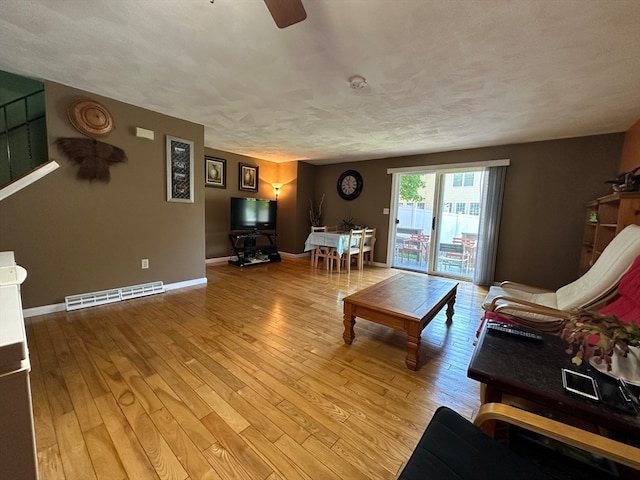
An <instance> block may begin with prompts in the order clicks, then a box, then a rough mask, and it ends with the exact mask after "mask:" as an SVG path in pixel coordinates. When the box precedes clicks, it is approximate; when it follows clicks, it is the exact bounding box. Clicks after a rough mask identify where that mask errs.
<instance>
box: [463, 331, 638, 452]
mask: <svg viewBox="0 0 640 480" xmlns="http://www.w3.org/2000/svg"><path fill="white" fill-rule="evenodd" d="M542 336H543V341H542V342H540V343H536V342H533V341H531V340H525V339H520V338H516V337H512V336H507V335H500V334H495V333H488V331H487V327H486V325H485V326H484V327H483V329H482V331H481V333H480V337H479V339H478V344H477V346H476V348H475V351H474V353H473V356H472V357H471V362H470V363H469V369H468V371H467V376H468V377H469V378H472V379H474V380H478V381H479V382H482V383H484V384H485V385H486V390H485V398H484V402H485V403H489V402H501V401H502V400H503V396H505V395H509V396H512V397H518V398H519V399H523V400H524V401H525V402H530V403H533V404H534V405H536V406H539V407H541V409H543V410H544V409H548V412H549V415H550V416H552V415H554V413H553V412H557V413H560V414H563V415H566V416H567V417H568V418H574V419H576V420H577V422H578V423H580V422H585V423H588V424H591V425H594V426H597V427H602V428H605V429H607V431H609V432H612V434H614V435H615V436H618V435H622V436H623V437H624V438H625V439H626V440H628V442H629V443H633V444H634V445H640V415H633V414H628V413H625V412H622V411H619V410H617V409H615V408H613V407H609V406H607V405H604V404H602V403H596V402H592V401H590V400H587V399H582V398H580V397H576V396H574V395H571V394H569V393H567V392H566V391H565V390H564V388H563V386H562V376H561V373H560V369H561V368H568V369H573V370H576V366H575V365H573V364H572V363H571V355H570V354H569V353H566V349H567V343H566V342H565V341H564V340H562V339H561V338H560V337H557V336H555V335H549V334H542ZM587 369H588V370H589V369H590V370H591V371H590V372H588V373H590V374H591V373H593V374H594V376H597V378H598V381H603V382H612V383H614V380H613V379H610V378H609V377H607V376H605V375H603V374H599V373H598V372H597V371H595V369H592V368H591V367H588V368H587ZM562 421H565V420H564V419H563V420H562ZM577 426H581V425H577Z"/></svg>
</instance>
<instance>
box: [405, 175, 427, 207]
mask: <svg viewBox="0 0 640 480" xmlns="http://www.w3.org/2000/svg"><path fill="white" fill-rule="evenodd" d="M426 185H427V184H426V183H425V182H424V181H423V180H422V177H421V176H420V175H416V174H413V175H402V176H400V199H401V200H405V201H407V202H420V201H422V200H423V197H422V195H421V194H420V192H419V190H420V189H421V188H424V187H425V186H426Z"/></svg>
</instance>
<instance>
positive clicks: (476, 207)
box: [469, 202, 480, 215]
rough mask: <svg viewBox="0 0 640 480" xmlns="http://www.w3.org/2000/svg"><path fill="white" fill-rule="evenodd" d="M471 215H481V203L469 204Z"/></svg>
mask: <svg viewBox="0 0 640 480" xmlns="http://www.w3.org/2000/svg"><path fill="white" fill-rule="evenodd" d="M469 215H480V202H470V203H469Z"/></svg>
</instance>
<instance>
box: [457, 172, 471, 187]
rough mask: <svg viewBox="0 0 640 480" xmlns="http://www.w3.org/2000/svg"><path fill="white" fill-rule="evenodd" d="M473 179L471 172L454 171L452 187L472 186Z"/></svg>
mask: <svg viewBox="0 0 640 480" xmlns="http://www.w3.org/2000/svg"><path fill="white" fill-rule="evenodd" d="M474 181H475V174H474V173H473V172H465V173H454V174H453V186H454V187H462V186H464V187H473V184H474Z"/></svg>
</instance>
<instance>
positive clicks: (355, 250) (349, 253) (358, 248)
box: [342, 229, 364, 273]
mask: <svg viewBox="0 0 640 480" xmlns="http://www.w3.org/2000/svg"><path fill="white" fill-rule="evenodd" d="M363 242H364V230H363V229H361V230H356V229H351V230H350V231H349V243H348V247H347V248H345V250H344V252H343V254H342V263H343V264H344V265H345V266H346V267H347V273H350V272H351V258H352V257H355V256H357V257H358V258H357V261H358V263H357V265H358V269H360V268H361V267H360V265H361V264H362V261H361V259H362V254H361V252H362V243H363Z"/></svg>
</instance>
